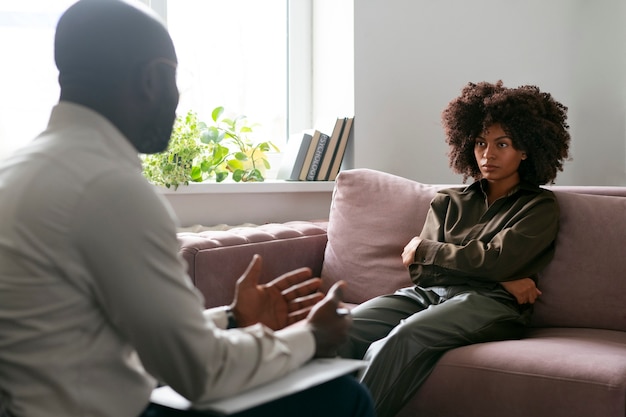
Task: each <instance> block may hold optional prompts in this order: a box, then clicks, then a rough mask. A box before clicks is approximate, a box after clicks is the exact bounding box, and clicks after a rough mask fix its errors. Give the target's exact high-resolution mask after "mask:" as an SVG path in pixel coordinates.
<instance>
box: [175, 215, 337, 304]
mask: <svg viewBox="0 0 626 417" xmlns="http://www.w3.org/2000/svg"><path fill="white" fill-rule="evenodd" d="M327 225H328V223H327V222H326V221H292V222H286V223H270V224H264V225H261V226H256V227H236V228H233V229H230V230H228V231H215V230H213V231H204V232H198V233H189V232H181V233H178V240H179V242H180V254H181V255H182V257H183V258H184V259H185V261H186V262H187V266H188V269H187V271H188V273H189V276H190V278H191V280H192V282H193V284H194V285H195V286H196V287H197V288H198V289H199V290H200V292H201V293H202V295H203V296H204V299H205V307H207V308H209V307H217V306H221V305H226V304H230V303H231V302H232V300H233V295H234V291H235V283H236V282H237V279H238V278H239V277H240V276H241V274H242V273H243V272H244V271H245V270H246V267H247V266H248V264H249V262H250V260H251V259H252V256H253V255H254V254H259V255H261V257H262V258H263V272H262V274H261V278H260V280H259V282H260V283H265V282H269V281H271V280H272V279H274V278H276V277H277V276H279V275H281V274H284V273H285V272H288V271H291V270H293V269H296V268H301V267H309V268H311V270H312V271H313V275H314V276H320V274H321V271H322V263H323V260H324V251H325V248H326V240H327V238H326V229H327Z"/></svg>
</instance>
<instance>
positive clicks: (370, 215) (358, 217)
mask: <svg viewBox="0 0 626 417" xmlns="http://www.w3.org/2000/svg"><path fill="white" fill-rule="evenodd" d="M449 186H450V185H429V184H421V183H419V182H416V181H412V180H409V179H406V178H402V177H398V176H395V175H391V174H388V173H384V172H380V171H375V170H370V169H353V170H347V171H342V172H341V173H340V175H339V176H338V177H337V180H336V184H335V190H334V194H333V201H332V204H331V209H330V213H329V223H328V243H327V245H326V250H325V254H324V264H323V267H322V279H323V280H324V283H325V286H329V285H331V284H332V283H333V282H336V281H338V280H340V279H342V280H345V281H346V282H347V283H348V286H347V288H346V291H345V292H344V299H345V301H346V302H349V303H361V302H363V301H365V300H367V299H369V298H372V297H374V296H377V295H382V294H388V293H391V292H393V291H394V290H396V289H398V288H401V287H405V286H410V285H412V283H411V280H410V278H409V274H408V271H407V270H406V268H404V266H403V265H402V260H401V257H400V255H401V253H402V249H403V248H404V245H405V244H406V243H407V242H408V241H409V240H410V239H411V238H412V237H413V236H416V235H418V234H419V233H420V231H421V228H422V226H423V224H424V220H425V218H426V212H427V211H428V208H429V206H430V200H431V199H432V198H433V196H434V195H435V193H436V192H437V190H439V189H441V188H446V187H449ZM548 188H550V189H552V190H553V191H555V193H556V195H557V198H558V201H559V203H560V206H561V230H560V232H559V237H558V240H557V251H556V254H555V259H554V260H553V261H552V263H551V264H550V265H549V266H548V267H547V268H546V270H545V271H544V272H543V273H542V274H541V277H540V282H539V288H540V289H541V290H542V291H543V295H542V296H541V297H540V299H539V301H538V302H537V303H536V304H535V317H534V321H533V325H536V326H568V327H594V328H610V329H620V330H626V309H625V308H624V307H623V306H622V305H623V304H624V300H626V256H624V255H620V254H621V252H623V249H622V248H623V247H624V246H625V243H626V198H622V197H607V196H603V195H591V194H594V193H595V194H609V195H615V196H624V197H626V187H585V186H580V187H571V186H568V187H565V186H564V187H559V186H552V187H548ZM582 193H585V194H582Z"/></svg>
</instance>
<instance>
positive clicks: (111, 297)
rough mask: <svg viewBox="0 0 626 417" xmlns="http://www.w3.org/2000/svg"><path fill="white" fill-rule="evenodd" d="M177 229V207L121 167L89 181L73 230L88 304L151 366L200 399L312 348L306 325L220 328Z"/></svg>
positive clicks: (285, 365)
mask: <svg viewBox="0 0 626 417" xmlns="http://www.w3.org/2000/svg"><path fill="white" fill-rule="evenodd" d="M175 232H176V229H175V224H174V221H173V215H172V214H171V212H170V211H169V209H168V206H167V205H166V204H164V202H163V201H162V200H161V198H160V196H158V195H157V194H156V193H155V192H154V190H153V189H152V187H151V186H150V185H149V184H147V183H146V182H145V180H144V179H143V178H141V177H140V176H137V177H131V176H129V175H124V174H122V173H119V174H118V173H111V174H110V175H104V176H102V177H101V178H100V179H99V180H97V181H96V183H94V184H92V185H91V186H90V187H89V192H88V195H86V196H85V197H84V198H83V201H82V203H81V205H80V207H78V209H77V214H76V220H75V223H74V228H73V232H72V233H74V234H75V237H76V241H77V243H78V246H79V247H80V252H81V255H82V257H83V259H84V262H85V264H86V270H87V271H88V272H89V275H90V276H89V277H87V278H88V279H90V280H92V283H91V285H92V291H93V294H90V295H89V296H90V297H93V299H94V308H95V309H99V310H101V312H102V314H103V315H105V316H106V318H107V321H108V322H109V323H110V326H111V330H108V331H113V332H116V333H118V334H119V335H120V337H121V338H122V339H124V340H126V341H127V343H128V345H129V346H130V347H132V348H133V349H134V350H135V351H136V352H137V353H138V355H139V358H140V359H141V362H142V364H143V366H144V368H145V369H146V370H147V371H148V372H149V373H150V374H152V375H153V376H154V377H156V378H157V379H159V380H160V381H161V382H163V383H165V384H168V385H170V386H171V387H172V388H173V389H174V390H176V391H177V392H179V393H180V394H181V395H183V396H184V397H186V398H187V399H189V400H190V401H193V402H197V403H202V402H203V401H209V400H212V399H216V398H221V397H225V396H229V395H232V394H234V393H237V392H240V391H242V390H245V389H248V388H251V387H253V386H256V385H259V384H261V383H264V382H267V381H269V380H272V379H275V378H277V377H279V376H281V375H283V374H285V373H287V372H289V371H291V370H293V369H295V368H297V367H299V366H300V365H301V364H303V363H304V362H306V361H308V360H309V359H310V358H311V357H312V356H313V354H314V349H315V339H314V337H313V334H312V333H311V331H310V330H309V329H307V328H306V326H297V327H291V328H287V329H283V330H280V331H275V332H274V331H272V330H270V329H269V328H266V327H264V326H262V325H255V326H251V327H248V328H244V329H231V330H224V327H225V323H226V317H225V315H224V311H223V310H220V309H212V310H204V309H203V300H202V296H201V294H200V293H199V292H198V291H197V289H196V288H195V287H194V286H193V284H192V282H191V280H190V279H189V277H188V276H187V274H186V269H185V267H184V261H183V260H182V258H181V257H180V256H179V255H178V249H179V244H178V241H177V239H176V233H175ZM242 261H245V260H242Z"/></svg>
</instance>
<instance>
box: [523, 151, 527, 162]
mask: <svg viewBox="0 0 626 417" xmlns="http://www.w3.org/2000/svg"><path fill="white" fill-rule="evenodd" d="M526 158H528V155H526V152H522V161H525V160H526Z"/></svg>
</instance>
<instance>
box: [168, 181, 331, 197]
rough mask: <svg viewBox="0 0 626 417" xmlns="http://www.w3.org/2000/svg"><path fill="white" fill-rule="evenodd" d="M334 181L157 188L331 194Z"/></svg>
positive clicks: (184, 191)
mask: <svg viewBox="0 0 626 417" xmlns="http://www.w3.org/2000/svg"><path fill="white" fill-rule="evenodd" d="M334 187H335V182H334V181H285V180H265V181H264V182H241V183H238V182H232V181H231V182H221V183H216V182H202V183H191V184H189V185H181V186H179V187H178V189H176V190H175V189H174V188H165V187H160V186H159V187H157V188H158V189H159V192H160V193H161V194H165V195H174V194H178V195H180V194H247V193H252V194H257V193H315V192H323V193H327V192H331V191H333V189H334Z"/></svg>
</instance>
